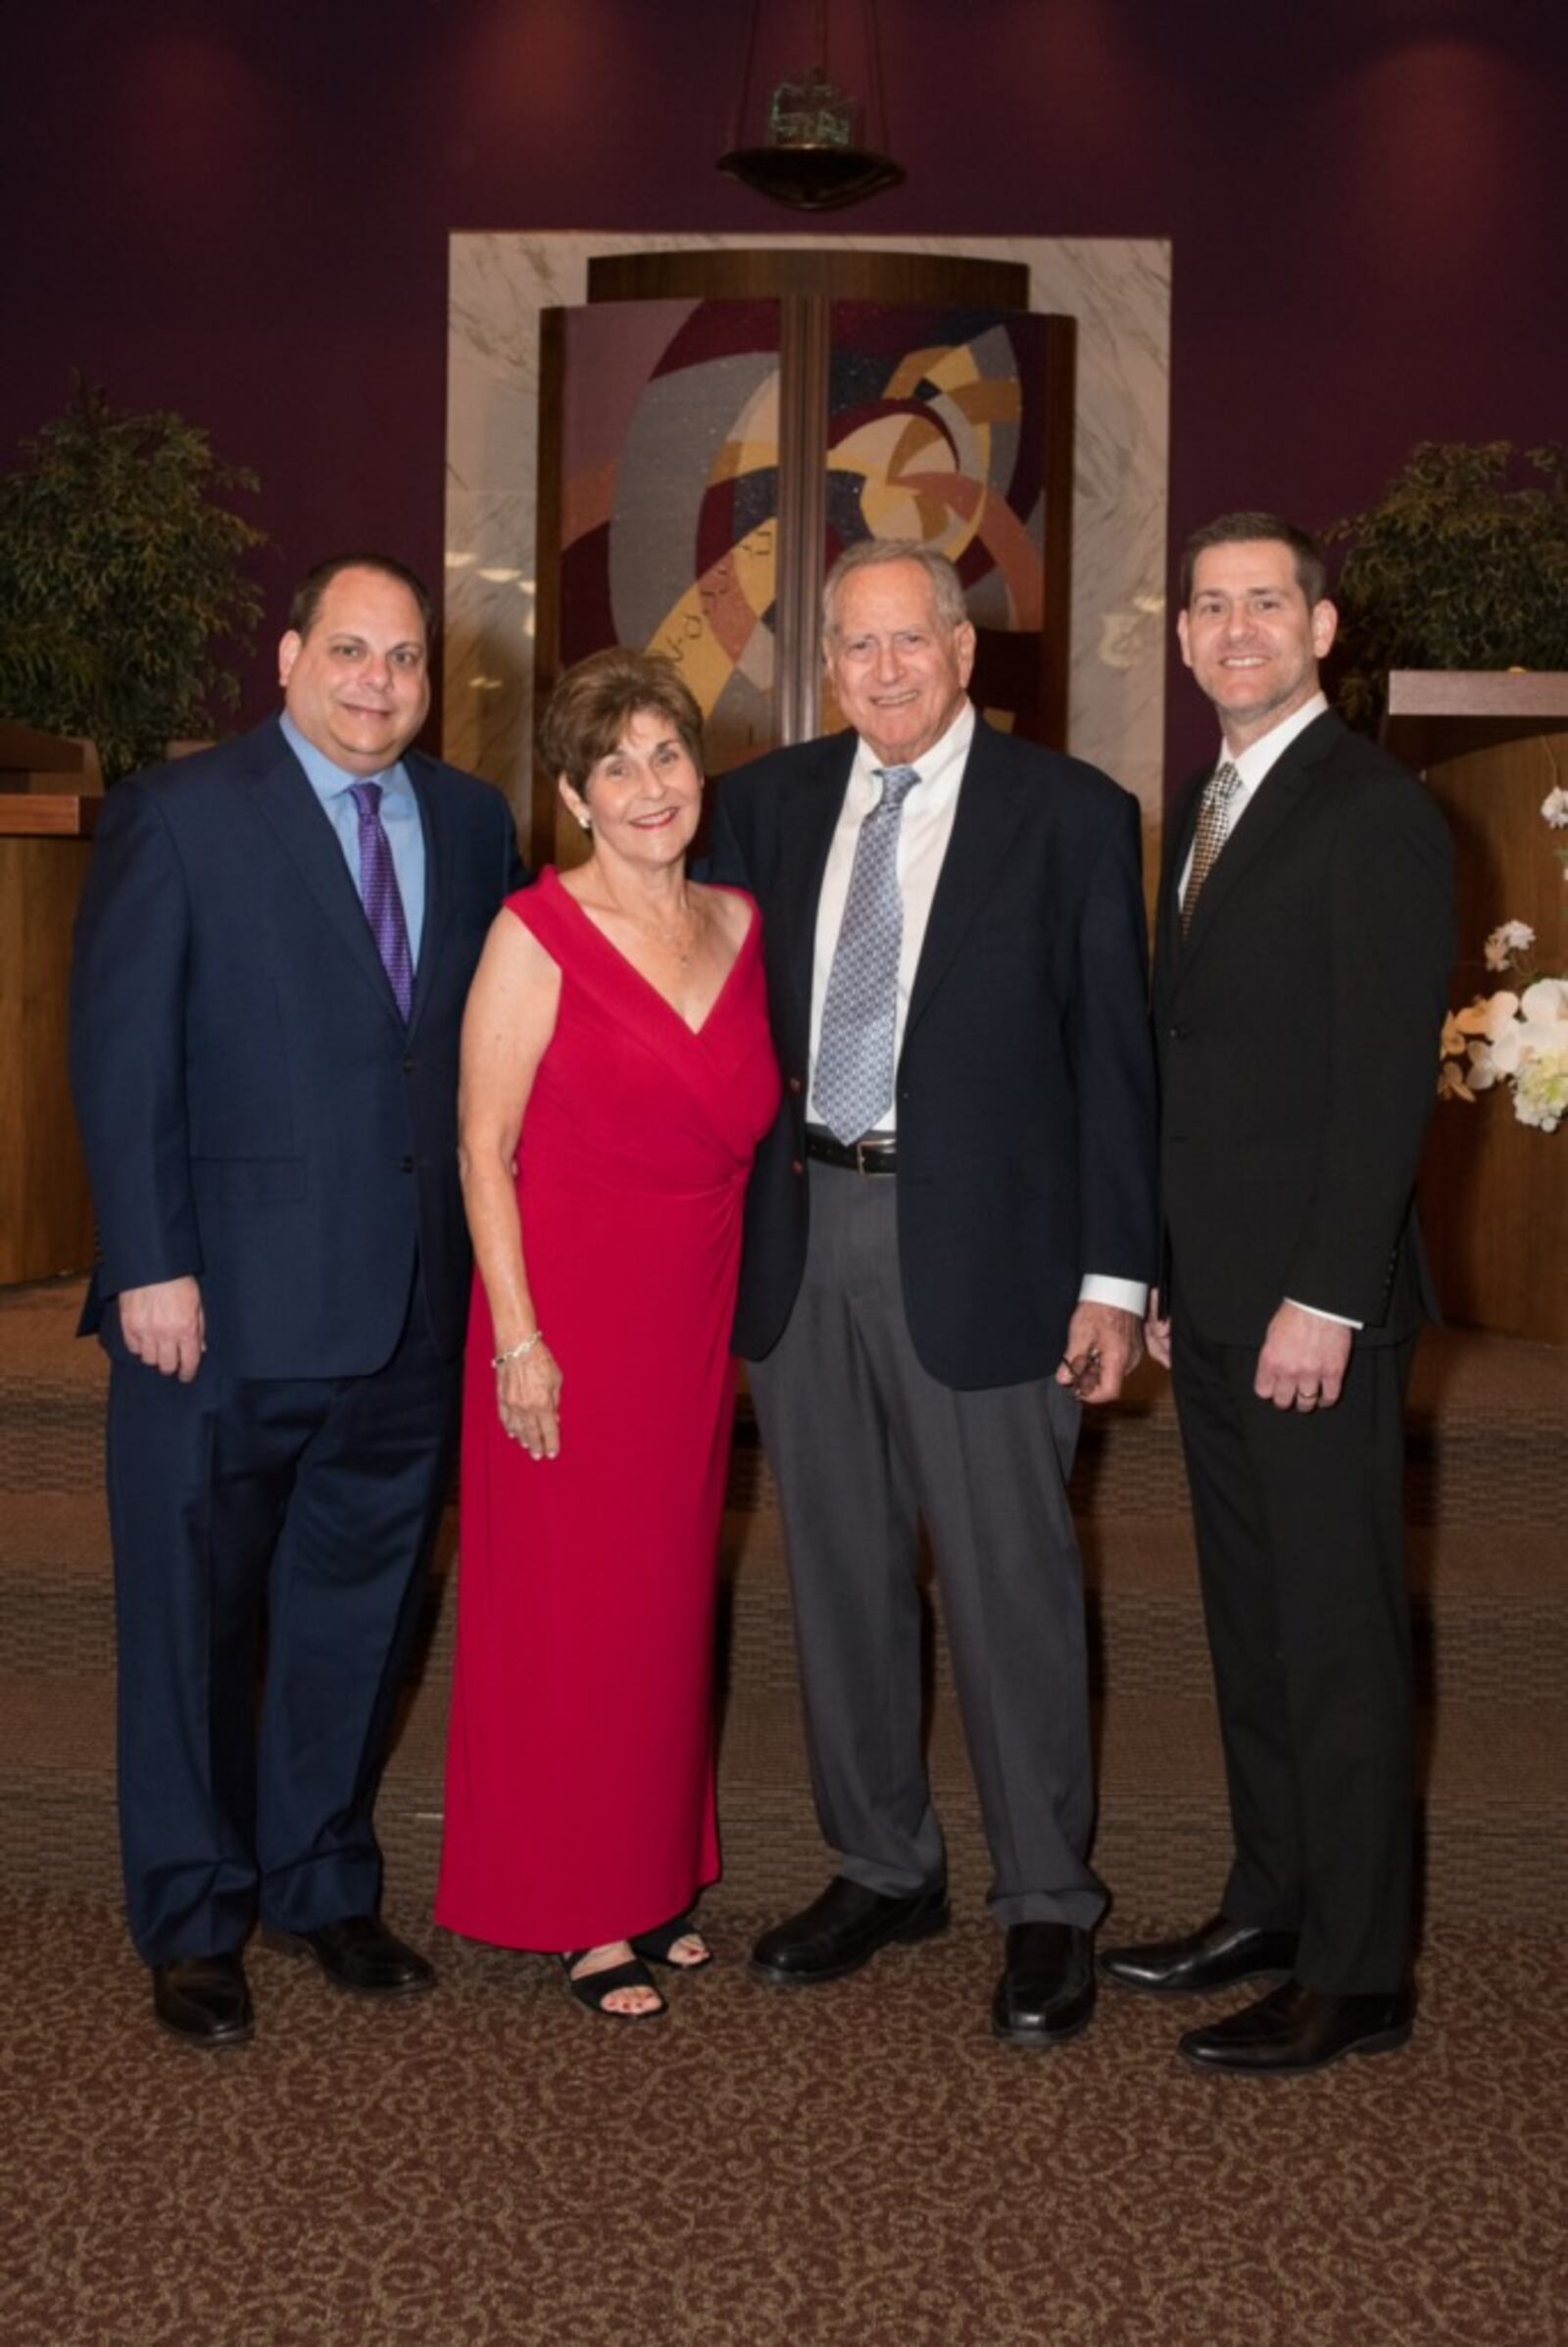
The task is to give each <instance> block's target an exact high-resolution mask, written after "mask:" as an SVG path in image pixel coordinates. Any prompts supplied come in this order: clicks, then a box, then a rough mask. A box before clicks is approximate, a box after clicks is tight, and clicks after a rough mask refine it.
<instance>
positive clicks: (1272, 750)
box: [1216, 693, 1329, 791]
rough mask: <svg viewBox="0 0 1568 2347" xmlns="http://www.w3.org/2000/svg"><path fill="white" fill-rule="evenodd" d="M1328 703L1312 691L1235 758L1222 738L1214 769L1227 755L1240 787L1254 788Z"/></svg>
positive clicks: (1324, 696)
mask: <svg viewBox="0 0 1568 2347" xmlns="http://www.w3.org/2000/svg"><path fill="white" fill-rule="evenodd" d="M1328 706H1329V705H1328V699H1327V696H1326V695H1324V694H1322V693H1314V694H1313V696H1312V698H1311V700H1310V701H1305V702H1303V703H1302V704H1301V707H1300V708H1299V709H1293V710H1292V711H1291V714H1290V715H1289V716H1288V717H1282V718H1281V719H1280V721H1279V723H1278V725H1272V726H1270V728H1269V730H1268V732H1267V733H1265V734H1259V736H1258V738H1257V740H1256V741H1255V742H1250V743H1249V744H1248V747H1247V748H1246V749H1245V750H1243V751H1241V752H1240V753H1239V754H1238V756H1237V757H1235V758H1231V754H1230V752H1229V751H1228V750H1227V749H1226V747H1225V744H1224V742H1223V741H1221V743H1220V749H1219V758H1218V759H1217V761H1216V771H1217V769H1218V767H1219V766H1222V765H1224V763H1225V762H1226V760H1227V759H1229V760H1230V763H1231V764H1232V765H1233V766H1234V767H1235V768H1236V771H1237V773H1238V774H1239V775H1240V776H1241V778H1242V788H1243V790H1244V791H1255V790H1256V788H1257V786H1258V784H1259V783H1260V782H1261V781H1262V779H1263V777H1264V775H1265V774H1266V773H1267V772H1268V771H1269V769H1270V767H1271V766H1273V765H1274V763H1275V762H1276V760H1277V759H1279V758H1283V757H1284V755H1285V753H1286V751H1287V750H1289V748H1290V746H1291V744H1292V743H1293V742H1294V741H1295V740H1296V738H1297V736H1298V735H1299V734H1303V733H1305V731H1306V729H1307V727H1308V726H1309V725H1311V724H1312V723H1314V722H1315V720H1316V719H1317V718H1319V717H1321V716H1322V714H1323V712H1324V710H1325V709H1327V708H1328Z"/></svg>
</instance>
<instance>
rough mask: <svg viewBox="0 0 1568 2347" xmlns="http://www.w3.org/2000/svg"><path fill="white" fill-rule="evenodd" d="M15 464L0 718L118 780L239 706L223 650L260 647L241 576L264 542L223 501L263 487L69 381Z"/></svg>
mask: <svg viewBox="0 0 1568 2347" xmlns="http://www.w3.org/2000/svg"><path fill="white" fill-rule="evenodd" d="M22 456H23V460H24V462H23V464H22V465H21V466H20V467H19V468H18V469H17V470H15V471H13V472H9V473H6V474H3V475H0V715H4V716H7V717H13V718H17V719H20V720H21V721H22V722H23V723H25V724H30V725H38V726H41V727H43V728H44V729H45V730H47V731H50V732H54V733H67V734H88V735H90V736H91V737H92V739H93V740H94V741H95V742H96V744H97V746H98V753H99V756H100V758H102V760H103V765H104V773H105V776H106V777H107V778H108V779H109V780H110V781H113V780H114V779H115V778H116V777H117V776H118V775H121V774H124V773H127V772H129V770H130V769H131V768H132V767H133V766H139V765H145V764H147V763H148V762H149V761H151V760H155V759H158V758H163V757H164V756H165V755H166V745H167V744H168V743H169V742H170V741H171V740H173V739H177V738H179V737H181V736H189V735H194V734H205V733H211V732H213V731H215V730H216V725H217V719H218V716H219V712H221V711H224V710H231V709H234V708H236V707H237V705H238V701H239V682H238V679H237V677H236V676H235V675H234V674H233V673H232V671H231V670H230V669H229V668H228V667H227V666H226V665H225V664H224V660H223V658H222V657H221V650H220V648H221V647H222V646H227V647H229V648H230V649H231V651H232V653H235V654H238V653H243V652H245V651H248V650H249V648H250V646H251V645H252V643H253V642H254V640H255V632H256V626H257V622H258V620H259V619H260V617H261V611H262V598H261V593H260V590H259V589H258V588H257V587H256V586H254V585H253V584H252V582H251V581H250V580H249V579H248V578H246V576H245V575H244V572H243V570H242V568H241V564H242V562H243V561H244V558H245V557H246V556H247V555H248V554H249V553H251V552H252V550H253V549H254V548H256V547H259V546H263V545H265V544H266V543H267V538H266V533H265V531H263V530H260V529H257V528H256V527H255V526H254V525H253V524H252V523H251V522H249V521H247V520H245V519H244V517H243V516H242V515H241V514H239V513H233V512H231V511H230V510H229V508H228V506H227V505H226V504H225V503H224V502H222V501H224V500H226V499H227V498H229V497H231V496H232V495H233V494H234V492H235V491H240V490H244V491H254V490H255V489H256V488H257V487H258V486H259V484H258V482H257V480H256V477H255V475H254V474H253V473H250V472H246V471H244V470H242V469H241V468H240V467H239V466H237V465H222V464H220V462H219V461H218V459H217V458H216V457H215V456H214V454H213V449H212V443H211V441H210V439H209V437H208V435H207V434H206V432H204V431H201V430H200V429H198V427H197V426H196V425H194V424H191V423H187V422H186V421H185V420H184V418H183V417H182V416H174V415H172V414H169V413H167V412H165V411H159V412H155V413H153V414H149V415H144V416H137V415H131V414H129V413H127V412H125V411H123V410H119V409H116V408H113V407H111V406H110V404H109V402H108V400H107V399H106V398H105V396H104V394H103V392H102V391H100V390H98V389H96V388H95V387H94V386H92V385H90V384H88V383H86V382H84V381H83V380H82V379H81V378H80V377H79V376H78V377H77V378H76V379H75V384H74V389H73V395H72V399H71V402H70V405H69V406H68V407H67V409H66V411H65V413H64V415H63V416H59V417H58V418H57V419H56V420H55V421H54V422H53V423H49V424H46V425H45V426H44V427H43V429H42V430H41V431H40V432H39V434H38V436H37V438H36V439H35V440H28V441H24V442H23V444H22Z"/></svg>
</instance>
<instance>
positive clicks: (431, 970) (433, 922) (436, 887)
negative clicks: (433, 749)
mask: <svg viewBox="0 0 1568 2347" xmlns="http://www.w3.org/2000/svg"><path fill="white" fill-rule="evenodd" d="M403 767H404V771H405V773H406V774H407V775H408V777H409V780H410V782H411V783H412V784H413V785H414V796H415V799H416V800H417V803H418V808H419V822H420V825H421V827H422V829H423V832H424V927H423V929H422V931H421V933H420V937H419V959H418V962H417V966H416V968H415V972H414V1007H413V1009H412V1010H411V1012H410V1014H409V1032H410V1034H411V1035H412V1034H413V1032H414V1030H415V1028H416V1027H417V1025H418V1023H419V1016H420V1013H421V1012H422V1011H423V1009H424V1005H425V1003H426V1002H427V1001H428V1000H429V995H430V988H431V985H432V983H433V981H434V978H435V970H436V962H437V958H438V956H439V954H440V951H441V945H442V941H443V939H444V937H445V935H446V917H447V908H448V905H449V903H450V901H451V894H452V841H451V838H450V835H449V832H448V828H447V815H448V807H447V801H446V798H445V797H444V795H443V793H442V792H441V790H440V789H439V787H438V786H437V784H436V780H435V774H434V771H433V769H432V767H431V764H430V761H429V759H428V758H423V757H421V756H420V754H419V752H418V751H417V750H408V751H405V753H404V756H403ZM367 927H368V923H367ZM380 958H381V957H380V954H379V953H377V955H376V959H377V961H379V960H380ZM387 992H388V994H390V993H391V988H390V987H388V989H387ZM394 1006H395V1005H394Z"/></svg>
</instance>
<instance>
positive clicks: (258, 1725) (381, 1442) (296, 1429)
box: [105, 1283, 459, 1964]
mask: <svg viewBox="0 0 1568 2347" xmlns="http://www.w3.org/2000/svg"><path fill="white" fill-rule="evenodd" d="M418 1296H419V1292H418V1286H417V1283H416V1288H415V1297H416V1301H415V1306H414V1308H413V1310H412V1311H411V1313H410V1316H409V1319H408V1322H407V1324H406V1325H405V1328H404V1331H403V1335H402V1337H401V1338H400V1340H399V1343H398V1346H397V1349H396V1351H395V1352H394V1353H393V1355H392V1357H391V1359H390V1360H389V1361H387V1362H386V1363H385V1365H384V1366H383V1367H382V1368H380V1369H378V1370H376V1371H374V1372H373V1373H372V1374H370V1375H368V1376H365V1377H354V1378H288V1379H243V1378H233V1377H228V1376H225V1375H224V1374H223V1373H222V1372H221V1370H219V1369H218V1368H217V1367H215V1365H214V1362H213V1360H212V1357H211V1355H209V1356H208V1358H207V1359H206V1360H204V1362H203V1364H202V1368H201V1370H200V1372H199V1374H198V1375H197V1377H196V1378H195V1379H194V1380H193V1381H192V1383H191V1384H190V1385H188V1386H182V1385H180V1384H179V1382H178V1381H177V1379H174V1378H168V1377H164V1376H162V1375H161V1374H160V1373H159V1372H158V1371H157V1370H154V1369H147V1368H144V1367H143V1366H142V1365H141V1363H139V1362H138V1361H135V1360H133V1359H132V1358H130V1357H129V1356H128V1355H127V1354H126V1353H125V1351H124V1349H123V1345H122V1344H121V1341H120V1337H119V1331H118V1325H117V1324H116V1323H115V1322H114V1319H113V1315H111V1324H110V1326H109V1327H108V1328H107V1329H106V1331H105V1343H106V1345H107V1347H108V1350H109V1352H110V1356H111V1362H112V1368H111V1374H110V1388H109V1508H110V1523H111V1529H112V1532H113V1536H114V1548H115V1590H116V1606H117V1612H118V1619H119V1633H120V1822H121V1845H122V1852H123V1862H124V1872H125V1886H126V1894H127V1900H128V1905H129V1914H130V1929H131V1936H132V1937H133V1939H134V1940H135V1943H136V1946H137V1949H138V1950H139V1952H140V1954H141V1955H142V1956H143V1958H144V1959H145V1960H146V1961H147V1962H148V1963H149V1964H165V1963H169V1962H170V1961H172V1959H173V1958H175V1957H178V1956H202V1955H215V1954H221V1953H227V1952H232V1951H233V1950H236V1949H237V1948H239V1947H240V1946H241V1944H242V1943H243V1941H244V1940H245V1938H246V1936H247V1935H248V1933H249V1932H250V1931H251V1928H252V1926H253V1925H254V1924H255V1923H256V1921H257V1920H258V1918H260V1919H261V1920H262V1921H263V1922H264V1923H268V1924H272V1925H275V1926H277V1927H278V1928H280V1929H281V1930H284V1931H315V1930H318V1929H319V1927H320V1926H321V1925H323V1924H327V1923H332V1922H336V1921H338V1920H340V1919H341V1918H343V1917H344V1916H348V1915H362V1914H368V1913H373V1912H374V1911H375V1909H376V1907H377V1905H378V1903H379V1900H380V1891H381V1856H380V1851H379V1849H378V1848H377V1846H376V1840H375V1834H374V1832H373V1829H372V1825H371V1811H372V1809H373V1806H374V1801H375V1794H376V1788H377V1785H378V1783H379V1780H380V1773H381V1767H382V1763H383V1761H384V1759H385V1754H386V1746H387V1741H388V1737H389V1735H390V1732H391V1728H392V1722H393V1715H394V1711H395V1708H396V1704H397V1697H398V1691H399V1687H400V1684H401V1681H402V1677H403V1672H404V1669H405V1666H406V1663H407V1660H408V1655H409V1649H410V1645H411V1643H412V1640H413V1637H414V1633H415V1631H416V1628H417V1622H418V1616H419V1607H420V1598H421V1594H422V1589H423V1579H424V1571H425V1567H426V1565H427V1562H428V1559H429V1556H430V1553H431V1551H432V1549H433V1547H434V1544H435V1537H436V1531H437V1527H438V1525H439V1523H440V1519H441V1511H442V1506H443V1502H444V1500H445V1497H446V1492H447V1488H448V1484H449V1480H450V1475H451V1465H452V1455H453V1438H454V1434H455V1430H456V1418H457V1403H458V1393H459V1364H458V1363H457V1362H455V1361H443V1360H441V1359H439V1358H438V1356H437V1354H436V1352H435V1349H434V1346H433V1345H432V1344H431V1341H430V1337H429V1334H428V1331H427V1329H426V1327H425V1324H424V1312H423V1308H422V1304H421V1302H420V1301H419V1300H418ZM264 1614H265V1620H266V1623H267V1633H268V1650H267V1657H266V1681H265V1693H264V1694H260V1695H259V1688H258V1677H259V1664H260V1655H259V1643H260V1633H261V1626H262V1622H263V1619H264Z"/></svg>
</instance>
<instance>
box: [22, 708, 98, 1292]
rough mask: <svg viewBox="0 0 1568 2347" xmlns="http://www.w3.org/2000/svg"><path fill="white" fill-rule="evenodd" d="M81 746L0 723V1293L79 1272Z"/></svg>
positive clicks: (93, 814)
mask: <svg viewBox="0 0 1568 2347" xmlns="http://www.w3.org/2000/svg"><path fill="white" fill-rule="evenodd" d="M87 780H88V775H87V770H86V760H85V755H84V753H83V751H82V750H81V748H80V746H79V745H77V744H75V743H73V742H63V741H58V740H56V739H54V738H53V737H52V736H50V735H47V734H39V733H36V732H34V731H33V730H32V729H30V728H24V727H22V726H13V725H5V724H0V1102H3V1107H0V1286H10V1285H12V1284H14V1283H15V1282H17V1281H21V1280H42V1279H50V1278H52V1277H53V1276H54V1275H55V1274H56V1273H57V1272H67V1271H72V1272H74V1271H85V1270H86V1268H87V1266H88V1265H89V1264H90V1263H91V1261H92V1246H93V1237H92V1206H91V1201H90V1199H89V1198H88V1194H87V1173H86V1168H85V1166H84V1165H83V1163H82V1157H81V1146H80V1143H79V1142H78V1140H77V1138H76V1119H75V1113H74V1111H73V1107H72V1104H71V1085H70V1076H69V1068H68V1053H69V1040H70V1039H69V1031H68V1030H69V998H70V982H71V933H72V927H73V922H74V920H75V916H76V902H77V899H78V898H79V897H80V895H81V884H82V880H83V878H84V876H85V874H86V869H87V858H88V856H89V855H90V854H91V844H90V843H91V838H92V833H93V829H94V827H95V824H96V822H97V817H98V809H99V807H101V806H102V804H103V801H102V798H101V796H99V795H98V794H97V793H95V792H93V791H92V790H90V789H84V788H83V785H84V783H85V782H86V781H87Z"/></svg>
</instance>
